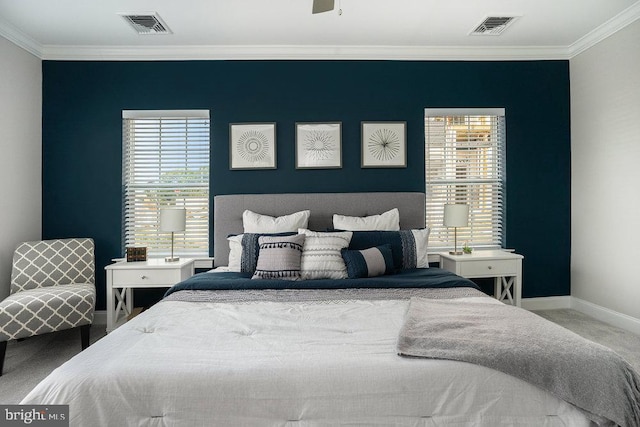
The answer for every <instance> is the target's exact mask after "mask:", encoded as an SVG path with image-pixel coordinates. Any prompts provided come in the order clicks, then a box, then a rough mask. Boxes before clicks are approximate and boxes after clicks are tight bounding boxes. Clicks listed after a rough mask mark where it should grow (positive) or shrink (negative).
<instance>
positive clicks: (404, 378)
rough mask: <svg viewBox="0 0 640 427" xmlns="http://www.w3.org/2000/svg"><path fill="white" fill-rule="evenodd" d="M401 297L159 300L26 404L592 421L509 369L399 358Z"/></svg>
mask: <svg viewBox="0 0 640 427" xmlns="http://www.w3.org/2000/svg"><path fill="white" fill-rule="evenodd" d="M478 299H479V298H469V300H478ZM480 299H482V300H488V298H480ZM459 301H460V302H461V303H463V302H464V299H460V300H459ZM491 301H492V300H491ZM407 304H408V301H406V300H403V301H398V300H386V301H348V302H339V303H277V302H258V303H251V304H228V303H191V302H180V301H166V302H162V303H159V304H156V305H155V306H153V307H152V308H151V309H149V310H147V311H145V312H143V313H142V314H141V315H139V316H137V317H136V318H134V319H133V320H131V321H130V322H128V323H126V324H125V325H123V326H121V327H120V328H118V329H116V330H115V331H113V332H112V333H111V334H109V335H108V336H107V337H105V338H103V339H101V340H100V341H98V342H97V343H95V344H93V345H92V346H91V347H89V348H88V349H87V350H85V351H83V352H82V353H80V354H79V355H77V356H76V357H74V358H73V359H71V360H70V361H69V362H67V363H65V364H64V365H63V366H61V367H60V368H58V369H56V370H55V371H54V372H53V373H52V374H51V375H50V376H49V377H47V378H46V379H45V380H44V381H43V382H42V383H40V384H39V385H38V386H37V387H36V388H35V389H34V390H33V391H32V392H31V393H29V395H28V396H27V397H26V398H25V399H24V400H23V402H22V403H24V404H69V405H70V416H71V425H77V426H97V425H101V426H107V425H109V426H127V425H140V426H172V425H183V426H271V425H278V426H285V425H286V426H289V425H291V426H294V425H295V426H318V425H322V426H325V425H341V424H342V425H344V424H349V425H351V424H357V425H402V426H405V425H406V426H440V425H456V426H498V425H520V426H536V427H540V426H561V425H562V426H588V425H589V421H588V420H587V419H586V418H585V417H584V416H583V415H582V413H581V412H580V411H579V410H577V409H575V408H574V407H573V406H571V405H569V404H567V403H565V402H563V401H561V400H558V399H557V398H555V397H553V396H551V395H550V394H548V393H546V392H544V391H542V390H540V389H538V388H536V387H534V386H532V385H529V384H528V383H525V382H523V381H522V380H519V379H517V378H514V377H511V376H509V375H506V374H503V373H500V372H497V371H494V370H491V369H488V368H484V367H481V366H476V365H472V364H467V363H462V362H454V361H443V360H430V359H419V358H417V359H411V358H403V357H400V356H398V355H397V354H396V342H397V338H398V331H399V330H400V327H401V325H402V322H403V318H404V315H405V312H406V309H407Z"/></svg>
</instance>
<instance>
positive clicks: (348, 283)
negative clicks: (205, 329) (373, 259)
mask: <svg viewBox="0 0 640 427" xmlns="http://www.w3.org/2000/svg"><path fill="white" fill-rule="evenodd" d="M456 287H467V288H475V289H478V290H479V289H480V288H479V287H478V286H477V285H476V284H475V283H473V282H472V281H471V280H469V279H465V278H464V277H460V276H458V275H456V274H453V273H451V272H449V271H447V270H443V269H440V268H435V267H431V268H415V269H410V270H402V271H400V272H399V273H396V274H389V275H384V276H376V277H363V278H359V279H337V280H336V279H316V280H297V281H291V280H279V279H259V280H257V279H253V280H252V279H251V274H250V273H231V272H206V273H198V274H196V275H195V276H192V277H190V278H189V279H187V280H184V281H182V282H180V283H178V284H176V285H174V286H173V287H171V288H170V289H169V290H168V291H167V292H166V293H165V295H164V296H165V297H166V296H167V295H170V294H172V293H174V292H177V291H186V290H189V291H205V290H211V291H216V290H239V289H353V288H456Z"/></svg>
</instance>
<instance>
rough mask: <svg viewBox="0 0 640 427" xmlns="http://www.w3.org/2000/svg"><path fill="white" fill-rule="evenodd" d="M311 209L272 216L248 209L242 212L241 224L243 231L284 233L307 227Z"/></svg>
mask: <svg viewBox="0 0 640 427" xmlns="http://www.w3.org/2000/svg"><path fill="white" fill-rule="evenodd" d="M310 214H311V211H308V210H307V211H300V212H295V213H292V214H290V215H283V216H278V217H273V216H269V215H261V214H258V213H255V212H252V211H250V210H246V211H244V212H243V213H242V226H243V227H244V232H245V233H284V232H287V231H293V232H295V231H298V229H299V228H307V227H308V225H309V215H310Z"/></svg>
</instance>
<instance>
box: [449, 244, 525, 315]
mask: <svg viewBox="0 0 640 427" xmlns="http://www.w3.org/2000/svg"><path fill="white" fill-rule="evenodd" d="M523 258H524V257H523V256H522V255H518V254H514V253H512V252H506V251H501V250H490V251H489V250H487V251H483V250H475V251H473V253H471V254H468V255H466V254H465V255H451V254H449V253H448V252H441V253H440V268H443V269H445V270H448V271H451V272H452V273H456V274H457V275H458V276H462V277H466V278H483V277H493V278H495V281H494V283H495V284H494V288H495V289H494V291H495V297H496V299H498V300H500V301H503V302H504V301H509V303H511V304H512V305H517V306H518V307H520V302H521V299H522V259H523Z"/></svg>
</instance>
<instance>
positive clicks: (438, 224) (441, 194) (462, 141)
mask: <svg viewBox="0 0 640 427" xmlns="http://www.w3.org/2000/svg"><path fill="white" fill-rule="evenodd" d="M425 141H426V144H425V177H426V194H427V203H426V216H427V225H428V226H429V228H430V229H431V234H430V236H429V246H430V247H432V248H438V249H441V250H443V249H445V248H453V234H454V230H453V229H447V228H445V227H444V226H443V224H442V222H443V216H444V205H445V204H448V203H465V204H468V205H469V226H468V227H462V228H459V229H458V243H459V244H460V243H464V242H468V244H469V245H470V246H473V247H487V248H489V247H494V248H495V247H501V246H502V243H503V238H504V235H503V226H504V224H503V222H504V195H505V194H504V192H505V161H504V154H505V141H506V138H505V117H504V109H482V110H468V109H465V110H459V109H438V110H434V109H426V110H425Z"/></svg>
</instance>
